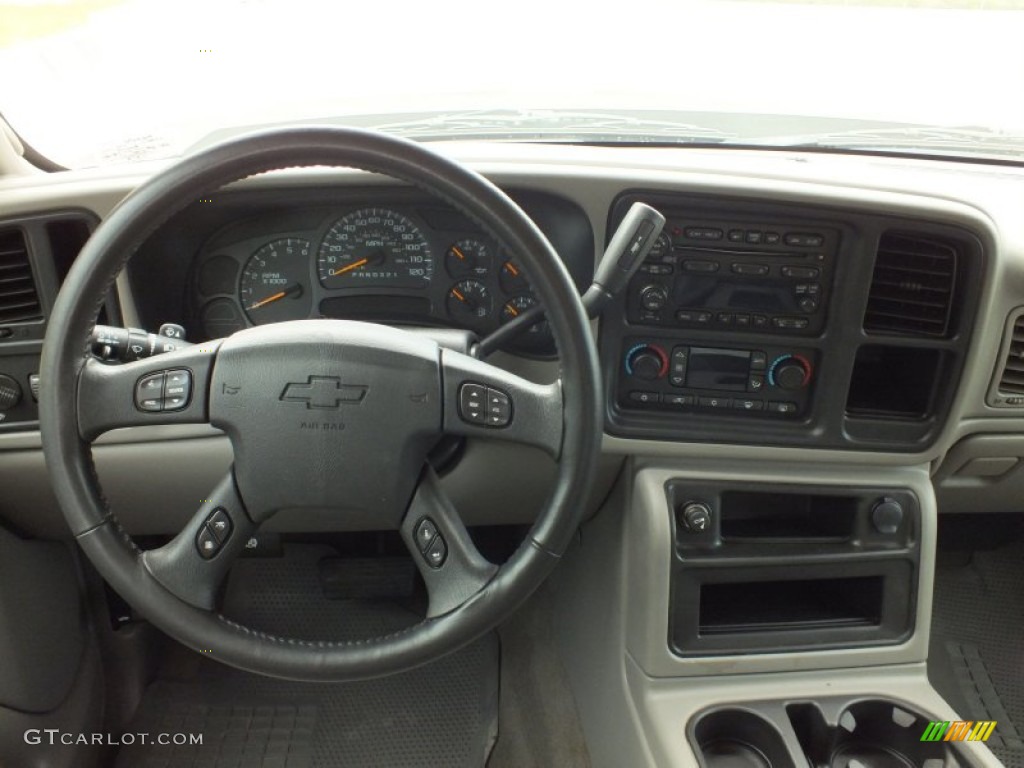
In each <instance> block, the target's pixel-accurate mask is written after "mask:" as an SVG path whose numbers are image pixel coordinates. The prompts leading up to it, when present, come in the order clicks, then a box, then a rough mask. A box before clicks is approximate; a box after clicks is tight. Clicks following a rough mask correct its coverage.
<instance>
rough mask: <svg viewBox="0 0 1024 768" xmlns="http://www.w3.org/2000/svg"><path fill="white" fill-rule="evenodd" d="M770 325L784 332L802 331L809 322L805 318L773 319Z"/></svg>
mask: <svg viewBox="0 0 1024 768" xmlns="http://www.w3.org/2000/svg"><path fill="white" fill-rule="evenodd" d="M772 324H773V325H774V326H775V327H776V328H783V329H785V330H802V329H804V328H806V327H807V326H808V325H809V324H810V321H809V320H808V319H807V318H806V317H774V318H772Z"/></svg>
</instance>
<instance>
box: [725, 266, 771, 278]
mask: <svg viewBox="0 0 1024 768" xmlns="http://www.w3.org/2000/svg"><path fill="white" fill-rule="evenodd" d="M732 271H733V272H735V273H736V274H737V275H758V276H762V275H767V274H768V265H767V264H740V263H737V264H733V265H732Z"/></svg>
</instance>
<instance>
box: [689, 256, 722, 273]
mask: <svg viewBox="0 0 1024 768" xmlns="http://www.w3.org/2000/svg"><path fill="white" fill-rule="evenodd" d="M683 269H684V270H685V271H686V272H717V271H718V262H717V261H704V260H703V259H690V260H688V261H684V262H683Z"/></svg>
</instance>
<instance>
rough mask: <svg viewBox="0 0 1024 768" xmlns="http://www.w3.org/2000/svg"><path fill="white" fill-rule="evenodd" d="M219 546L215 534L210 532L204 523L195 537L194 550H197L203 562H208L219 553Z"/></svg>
mask: <svg viewBox="0 0 1024 768" xmlns="http://www.w3.org/2000/svg"><path fill="white" fill-rule="evenodd" d="M220 546H221V545H220V541H218V540H217V536H216V534H214V532H213V531H211V530H210V526H209V525H207V524H205V523H204V524H203V527H202V528H200V529H199V533H198V534H197V535H196V549H198V550H199V556H200V557H201V558H203V559H204V560H209V559H211V558H212V557H214V556H216V554H217V553H218V552H220Z"/></svg>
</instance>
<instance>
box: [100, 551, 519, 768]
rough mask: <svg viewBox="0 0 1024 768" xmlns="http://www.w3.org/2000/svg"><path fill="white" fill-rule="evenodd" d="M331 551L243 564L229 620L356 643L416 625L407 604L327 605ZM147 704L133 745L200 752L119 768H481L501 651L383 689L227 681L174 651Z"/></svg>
mask: <svg viewBox="0 0 1024 768" xmlns="http://www.w3.org/2000/svg"><path fill="white" fill-rule="evenodd" d="M333 554H334V553H333V550H330V548H326V547H317V546H291V547H289V548H288V549H286V556H285V557H284V558H280V559H266V560H263V559H253V560H242V561H239V563H238V565H237V566H236V568H235V570H234V571H233V573H232V576H231V578H230V580H229V584H228V592H227V595H226V598H225V611H224V612H225V613H226V614H227V615H229V616H231V617H232V618H235V619H237V620H239V621H244V622H248V623H249V624H250V625H252V626H254V627H256V628H259V629H262V630H265V631H268V632H279V633H284V634H290V635H292V636H296V637H303V638H304V639H312V640H316V639H327V638H333V639H351V638H355V637H367V636H369V635H371V634H373V633H377V632H387V631H393V630H395V629H398V628H400V627H402V626H406V625H409V624H412V623H415V621H417V620H418V618H419V616H418V615H417V614H416V613H414V612H413V611H412V610H411V609H410V608H409V607H407V606H406V605H405V604H404V601H399V602H389V601H380V600H376V601H374V600H360V599H346V600H331V599H327V598H326V597H324V590H323V589H322V579H321V575H320V574H321V573H322V562H323V561H324V560H325V559H327V558H330V557H331V556H332V555H333ZM176 656H177V658H174V659H168V660H167V662H166V663H165V664H164V672H163V673H162V675H161V677H160V679H158V680H157V681H156V682H154V683H152V684H151V685H150V686H149V687H148V688H147V689H146V692H145V695H144V697H143V700H142V704H141V705H140V707H139V710H138V712H137V714H136V716H135V718H134V720H133V722H132V724H131V726H130V727H129V728H128V729H127V732H128V733H149V734H152V735H154V736H155V734H158V733H169V734H176V733H186V734H188V733H201V734H202V735H203V743H202V745H189V744H184V745H166V746H165V745H141V744H134V745H130V746H125V747H122V749H121V752H120V754H119V755H118V759H117V763H116V765H117V766H118V767H119V768H136V767H138V768H186V767H187V768H229V767H230V768H236V766H237V767H238V768H242V766H245V767H246V768H249V767H250V766H252V767H254V768H255V767H258V768H319V767H320V766H388V768H392V767H395V768H401V767H405V766H408V767H412V766H426V765H430V766H437V765H444V766H466V768H479V767H480V766H482V765H484V763H485V761H486V759H487V755H488V754H489V753H490V750H491V748H492V746H493V744H494V741H495V739H496V737H497V712H498V668H499V663H498V640H497V636H496V635H495V634H493V633H492V634H490V635H487V636H486V637H484V638H482V639H481V640H478V641H477V642H475V643H473V644H472V645H470V646H468V647H466V648H464V649H463V650H461V651H458V652H457V653H455V654H452V655H450V656H447V657H445V658H443V659H441V660H440V661H437V662H435V663H433V664H430V665H428V666H425V667H420V668H419V669H415V670H412V671H411V672H407V673H404V674H401V675H396V676H392V677H388V678H384V679H382V680H371V681H363V682H356V683H343V684H309V683H293V682H286V681H281V680H272V679H269V678H264V677H259V676H256V675H251V674H248V673H245V672H240V671H238V670H234V669H230V668H228V667H225V666H223V665H221V664H218V663H216V662H214V661H211V660H209V659H204V658H202V657H200V656H199V655H198V654H194V653H192V652H190V651H185V650H184V649H181V651H180V652H176Z"/></svg>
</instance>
